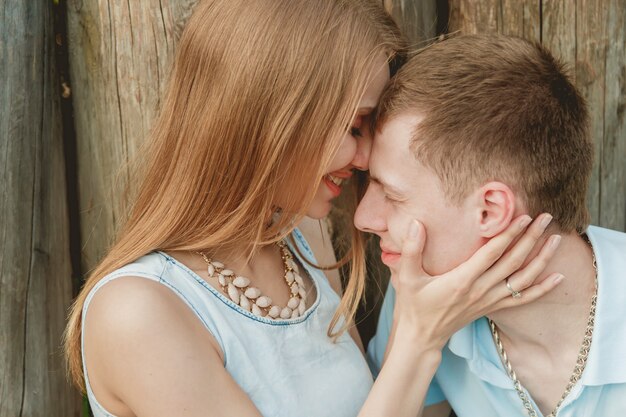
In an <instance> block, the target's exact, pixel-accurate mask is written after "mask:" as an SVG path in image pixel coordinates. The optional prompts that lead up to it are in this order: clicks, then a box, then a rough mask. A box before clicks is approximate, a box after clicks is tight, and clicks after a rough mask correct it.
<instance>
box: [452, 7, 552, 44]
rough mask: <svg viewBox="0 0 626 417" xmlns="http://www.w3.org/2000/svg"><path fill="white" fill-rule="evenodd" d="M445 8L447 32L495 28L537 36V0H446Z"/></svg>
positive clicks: (485, 30) (479, 30)
mask: <svg viewBox="0 0 626 417" xmlns="http://www.w3.org/2000/svg"><path fill="white" fill-rule="evenodd" d="M449 8H450V18H449V22H448V30H449V32H456V31H460V32H461V33H465V34H468V33H479V32H480V33H492V32H497V33H502V34H505V35H514V36H520V37H523V38H526V39H531V40H536V41H539V40H540V33H541V32H540V28H541V18H540V10H541V9H540V1H539V0H523V1H519V0H486V1H471V0H450V1H449Z"/></svg>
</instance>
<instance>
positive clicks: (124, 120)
mask: <svg viewBox="0 0 626 417" xmlns="http://www.w3.org/2000/svg"><path fill="white" fill-rule="evenodd" d="M195 2H196V0H169V1H168V0H161V1H159V0H150V1H145V2H119V1H109V0H98V1H82V0H70V1H69V2H68V37H69V42H70V68H71V77H72V83H73V91H74V109H75V121H76V134H77V152H78V174H79V184H78V188H79V195H80V209H81V234H82V247H83V256H82V264H83V268H84V271H87V270H89V269H90V268H91V267H93V266H94V265H95V263H96V262H97V261H98V260H99V259H100V258H101V257H102V255H103V254H104V252H105V249H106V247H107V246H108V245H109V244H110V241H111V239H112V237H113V235H114V231H115V228H116V226H117V224H116V221H117V220H118V219H119V218H120V216H121V215H122V210H123V200H122V194H121V193H120V192H119V191H120V188H122V187H121V186H120V187H117V188H116V189H115V191H114V185H115V184H125V183H126V181H127V180H128V174H129V173H128V171H127V170H126V169H125V167H127V166H128V165H127V164H128V162H130V161H131V160H132V158H133V157H135V155H136V152H137V150H138V148H139V144H140V143H141V142H142V140H143V139H144V137H145V136H146V134H147V133H148V131H149V129H150V127H151V123H152V120H153V119H154V117H155V115H156V111H157V108H158V105H159V100H160V97H161V92H162V90H163V87H164V85H165V83H166V81H167V72H168V68H169V65H170V61H171V59H172V57H173V52H174V48H175V44H176V39H177V37H178V34H179V32H180V30H181V28H182V26H183V22H184V21H185V20H186V18H187V17H188V16H189V15H190V13H191V9H192V6H193V4H195ZM118 174H119V176H118Z"/></svg>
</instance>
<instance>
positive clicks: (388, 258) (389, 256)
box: [380, 245, 402, 266]
mask: <svg viewBox="0 0 626 417" xmlns="http://www.w3.org/2000/svg"><path fill="white" fill-rule="evenodd" d="M380 250H381V254H380V259H381V260H382V261H383V263H384V264H385V265H387V266H389V265H390V264H392V263H395V262H397V261H398V260H399V259H400V256H401V255H402V254H401V253H400V252H396V251H392V250H391V249H387V248H386V247H384V246H383V245H380Z"/></svg>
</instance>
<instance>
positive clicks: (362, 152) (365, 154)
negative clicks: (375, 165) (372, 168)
mask: <svg viewBox="0 0 626 417" xmlns="http://www.w3.org/2000/svg"><path fill="white" fill-rule="evenodd" d="M371 150H372V133H371V132H370V131H369V129H362V130H361V137H359V138H358V139H357V145H356V153H355V154H354V158H353V159H352V166H354V167H355V168H356V169H359V170H361V171H367V170H368V169H369V161H370V152H371Z"/></svg>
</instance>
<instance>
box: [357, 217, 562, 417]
mask: <svg viewBox="0 0 626 417" xmlns="http://www.w3.org/2000/svg"><path fill="white" fill-rule="evenodd" d="M543 216H545V215H542V216H540V217H539V219H538V221H535V222H534V223H533V224H532V225H531V226H530V227H529V229H528V231H527V232H526V233H525V234H524V235H523V236H522V237H521V238H520V239H519V241H518V242H517V243H516V244H515V245H514V246H513V247H512V248H511V249H510V250H509V251H508V252H506V254H504V253H505V251H506V250H507V248H508V247H509V245H510V244H511V243H512V242H513V241H514V239H515V238H516V237H517V236H518V235H519V234H521V233H522V231H523V230H524V229H525V227H524V226H523V225H524V221H525V220H526V219H527V216H521V217H520V218H518V219H516V220H515V221H514V222H513V223H512V224H511V226H509V228H508V229H507V230H506V231H505V232H503V233H502V234H500V235H498V236H496V237H494V238H493V239H491V240H490V241H489V242H488V243H487V244H485V245H484V246H483V247H482V248H480V249H479V250H478V251H477V252H476V253H475V254H474V255H473V256H472V257H471V258H470V259H469V260H468V261H466V262H465V263H463V264H461V265H460V266H459V267H457V268H455V269H454V270H452V271H450V272H448V273H446V274H443V275H441V276H436V277H432V276H429V275H427V274H426V273H425V272H424V271H423V269H422V259H421V253H422V250H423V247H424V242H425V240H426V236H425V230H424V228H423V227H422V225H421V224H419V223H418V222H415V223H414V224H413V225H412V226H411V230H410V231H409V233H408V235H407V238H406V239H405V241H404V244H403V248H402V260H401V262H402V263H401V268H400V272H399V273H398V275H397V276H395V277H392V284H393V286H394V288H395V290H396V304H395V308H394V320H393V325H392V329H391V334H390V336H389V343H388V346H387V353H386V358H385V361H384V364H383V367H382V369H381V372H380V374H379V375H378V378H377V379H376V382H375V384H374V387H373V389H372V391H371V392H370V395H369V396H368V398H367V400H366V402H365V405H364V406H363V408H362V410H361V412H360V414H359V416H360V417H364V416H377V417H383V416H394V417H402V416H407V417H415V416H417V415H418V414H419V413H420V411H421V410H422V407H423V405H424V399H425V397H426V393H427V391H428V387H429V385H430V382H431V380H432V377H433V375H434V374H435V371H436V369H437V367H438V366H439V363H440V361H441V349H442V348H443V346H444V345H445V343H446V342H447V340H448V339H449V338H450V336H451V335H452V334H453V333H454V332H456V331H457V330H459V329H460V328H462V327H463V326H465V325H466V324H468V323H470V322H471V321H473V320H475V319H477V318H479V317H481V316H484V315H486V314H488V313H490V312H493V311H495V310H499V309H502V308H507V307H512V306H514V305H520V304H525V303H529V302H532V301H534V300H536V299H537V298H539V297H541V296H542V295H544V294H545V293H547V292H548V291H550V290H551V289H553V288H554V287H555V286H556V285H558V283H559V282H560V278H559V274H552V275H551V276H549V277H547V279H545V280H542V281H541V282H540V283H539V284H533V282H534V281H535V279H536V278H537V277H538V276H539V275H540V274H541V272H542V271H543V269H544V268H545V266H546V265H547V262H548V260H549V259H550V258H551V257H552V256H553V255H554V253H555V251H556V248H557V246H558V241H557V242H556V243H557V244H551V243H555V240H554V238H550V239H548V240H547V241H546V243H545V244H544V246H543V247H542V249H541V251H540V252H539V254H538V255H537V256H536V257H535V258H534V259H533V260H532V261H531V262H530V263H529V264H528V265H527V266H526V267H524V268H523V269H519V268H520V266H521V265H522V264H523V262H524V260H525V259H526V257H527V255H528V254H529V253H530V251H531V250H532V248H533V247H534V246H535V244H536V242H537V240H538V239H539V237H540V236H541V235H542V234H543V232H544V230H545V227H542V226H541V224H540V223H541V219H542V218H543ZM503 254H504V255H503ZM507 277H509V279H510V280H511V282H512V285H514V288H521V289H524V297H522V298H517V299H516V298H513V297H511V294H510V292H509V291H508V290H507V289H506V286H505V284H504V282H503V281H504V280H505V279H506V278H507Z"/></svg>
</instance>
